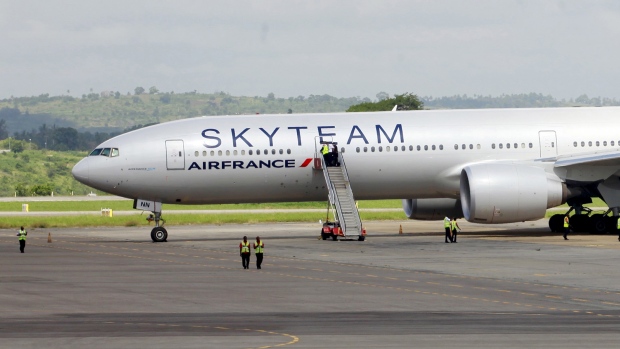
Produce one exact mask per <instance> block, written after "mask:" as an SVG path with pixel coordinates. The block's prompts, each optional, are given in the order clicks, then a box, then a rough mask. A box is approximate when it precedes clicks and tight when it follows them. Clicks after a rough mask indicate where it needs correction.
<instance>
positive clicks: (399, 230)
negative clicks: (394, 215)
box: [398, 224, 403, 234]
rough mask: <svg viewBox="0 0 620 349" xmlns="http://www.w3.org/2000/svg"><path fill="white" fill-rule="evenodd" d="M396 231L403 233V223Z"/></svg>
mask: <svg viewBox="0 0 620 349" xmlns="http://www.w3.org/2000/svg"><path fill="white" fill-rule="evenodd" d="M398 233H399V234H402V233H403V225H402V224H401V225H400V228H398Z"/></svg>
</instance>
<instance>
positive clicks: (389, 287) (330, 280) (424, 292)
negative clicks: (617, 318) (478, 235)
mask: <svg viewBox="0 0 620 349" xmlns="http://www.w3.org/2000/svg"><path fill="white" fill-rule="evenodd" d="M71 243H74V244H80V245H87V244H85V243H79V242H71ZM35 246H40V247H47V248H53V249H56V248H60V249H68V250H74V251H78V252H94V253H98V254H104V255H111V256H121V257H127V258H136V256H129V255H122V254H113V253H105V252H100V251H85V250H77V249H70V248H62V247H55V246H48V245H35ZM104 247H107V246H104ZM137 258H142V259H146V260H153V258H144V257H137ZM155 260H159V261H163V262H167V263H173V264H184V265H195V264H192V263H183V262H178V261H172V260H165V259H155ZM210 267H216V268H220V269H225V270H233V268H228V267H221V266H210ZM234 269H236V268H234ZM267 273H270V274H273V273H271V272H267ZM279 275H282V276H286V277H298V278H299V277H300V276H297V275H287V274H279ZM302 278H307V279H310V280H319V281H328V282H342V281H339V280H332V279H322V278H308V277H302ZM397 280H398V279H397ZM354 284H357V285H364V286H371V287H379V288H388V289H398V290H405V291H409V292H411V291H415V292H417V291H416V290H411V289H406V288H395V287H391V286H388V287H386V286H383V285H373V284H364V283H357V282H356V283H354ZM422 293H423V294H433V295H440V294H439V293H436V292H432V293H431V292H426V291H422ZM450 297H452V295H450ZM472 299H476V298H472ZM482 300H483V301H486V302H493V303H502V302H501V301H498V300H488V299H482ZM503 303H504V304H513V305H515V303H512V302H503ZM526 306H527V305H526ZM537 308H541V309H553V310H555V309H556V308H548V307H544V306H537ZM586 313H588V314H593V313H592V312H586Z"/></svg>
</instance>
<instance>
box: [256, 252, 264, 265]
mask: <svg viewBox="0 0 620 349" xmlns="http://www.w3.org/2000/svg"><path fill="white" fill-rule="evenodd" d="M262 263H263V254H262V253H257V254H256V269H260V265H261V264H262Z"/></svg>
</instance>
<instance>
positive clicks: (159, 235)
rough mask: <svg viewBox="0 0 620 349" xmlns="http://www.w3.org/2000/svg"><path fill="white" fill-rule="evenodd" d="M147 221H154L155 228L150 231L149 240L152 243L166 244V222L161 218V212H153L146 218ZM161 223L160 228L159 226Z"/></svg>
mask: <svg viewBox="0 0 620 349" xmlns="http://www.w3.org/2000/svg"><path fill="white" fill-rule="evenodd" d="M146 220H147V221H149V222H152V221H155V228H153V229H152V230H151V240H153V242H166V241H167V240H168V231H167V230H166V229H165V228H164V224H165V223H166V221H165V220H164V219H163V218H161V212H153V214H151V215H149V216H148V217H147V218H146ZM159 221H161V222H162V223H161V226H160V225H159Z"/></svg>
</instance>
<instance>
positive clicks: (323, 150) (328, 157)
mask: <svg viewBox="0 0 620 349" xmlns="http://www.w3.org/2000/svg"><path fill="white" fill-rule="evenodd" d="M321 154H323V159H325V166H331V153H330V152H329V147H328V146H327V144H323V148H321Z"/></svg>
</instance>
